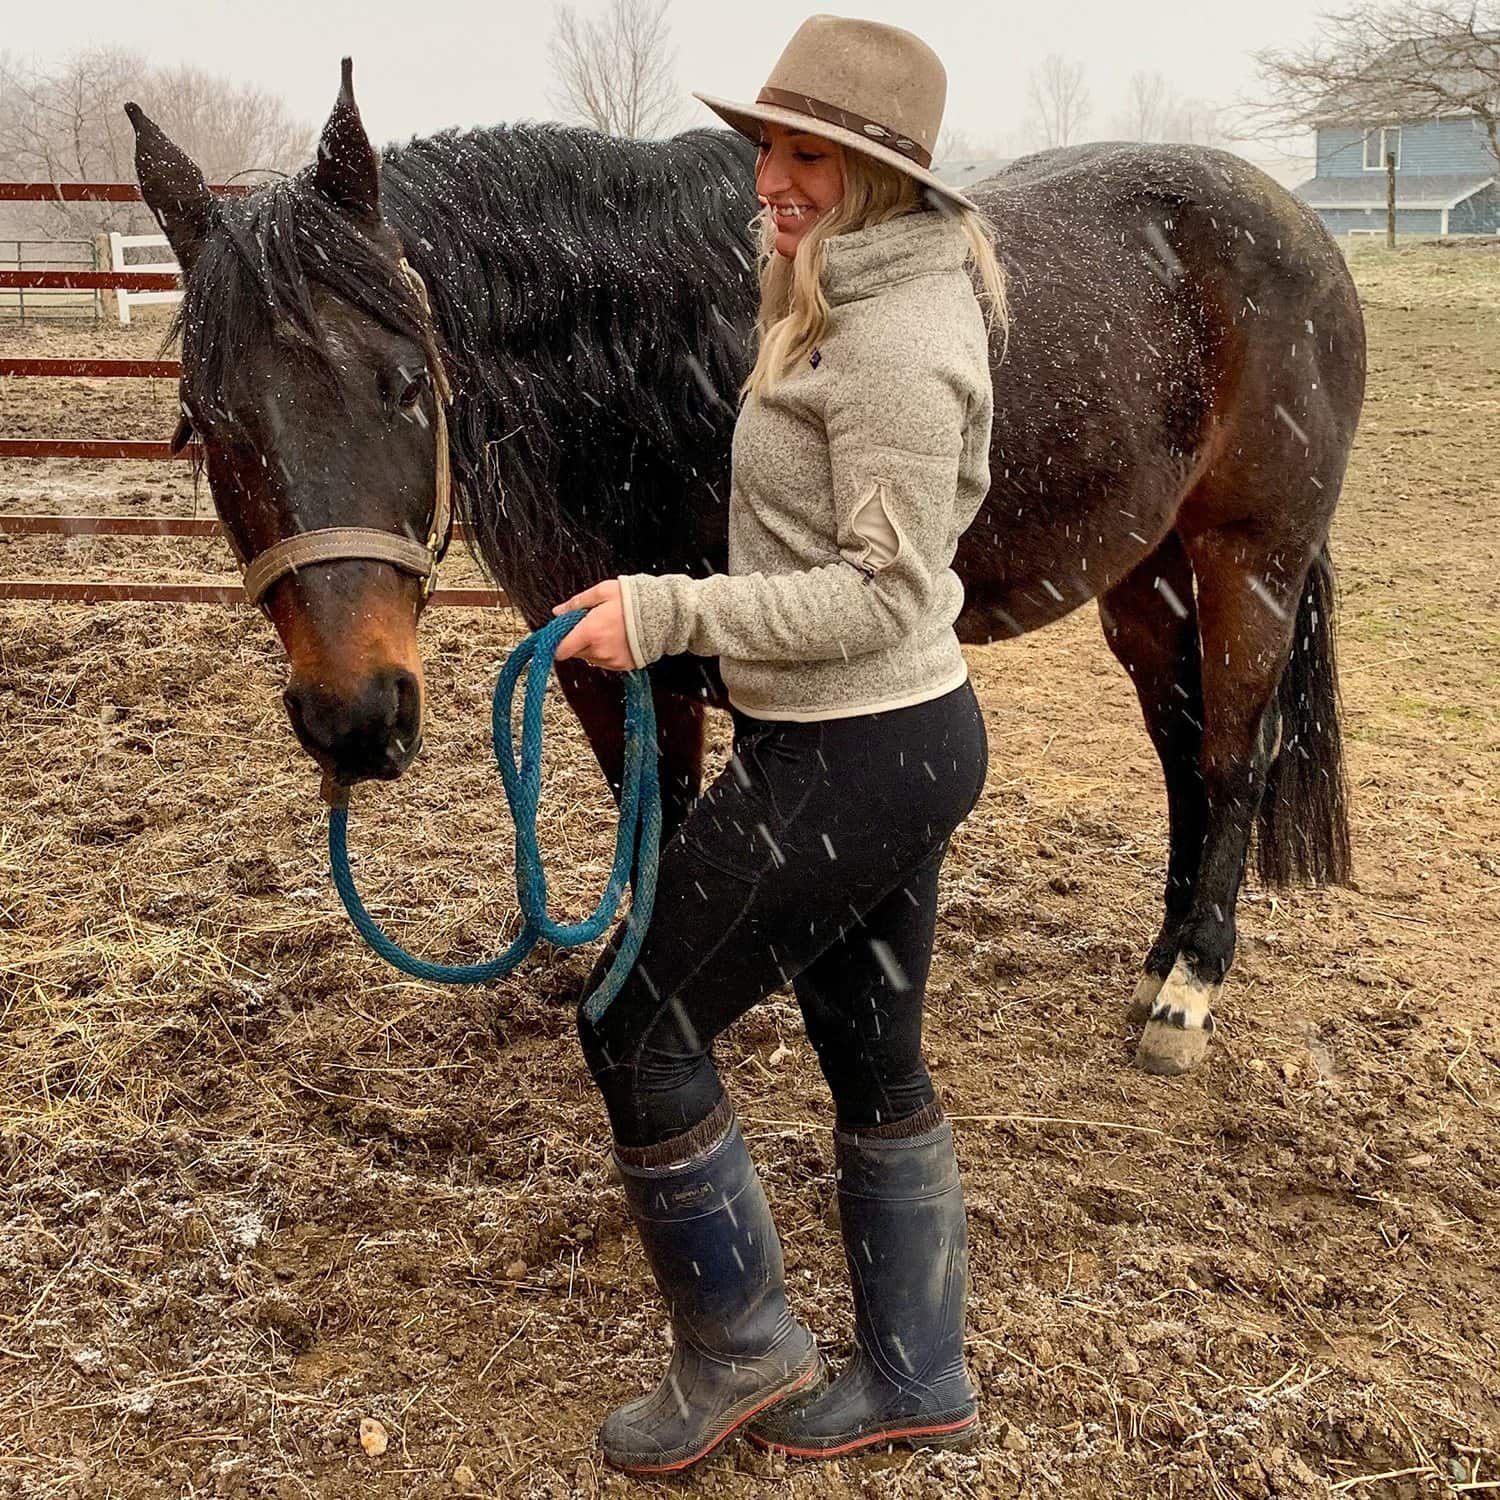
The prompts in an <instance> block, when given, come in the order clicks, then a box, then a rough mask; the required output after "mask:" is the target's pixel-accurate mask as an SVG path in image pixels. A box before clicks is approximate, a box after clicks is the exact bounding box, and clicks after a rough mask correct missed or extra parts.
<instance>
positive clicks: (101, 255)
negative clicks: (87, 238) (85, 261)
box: [94, 230, 119, 323]
mask: <svg viewBox="0 0 1500 1500" xmlns="http://www.w3.org/2000/svg"><path fill="white" fill-rule="evenodd" d="M94 269H95V270H96V271H101V270H108V269H110V264H109V236H108V235H107V234H106V233H105V232H104V231H103V230H100V231H99V233H98V234H96V235H95V236H94ZM118 312H119V308H118V305H117V304H116V302H115V289H114V288H113V287H106V288H105V289H104V290H103V291H101V292H97V293H95V296H94V322H95V323H97V322H98V321H99V318H100V316H101V315H102V316H104V317H106V318H112V317H115V316H116V315H117V314H118Z"/></svg>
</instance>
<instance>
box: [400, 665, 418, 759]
mask: <svg viewBox="0 0 1500 1500" xmlns="http://www.w3.org/2000/svg"><path fill="white" fill-rule="evenodd" d="M396 732H397V733H398V734H399V735H400V736H401V738H402V739H403V740H405V741H406V742H407V744H411V743H412V741H413V739H414V738H415V737H416V736H418V735H420V734H421V732H422V690H421V688H420V687H419V686H418V685H417V678H416V674H415V673H414V672H398V673H397V674H396Z"/></svg>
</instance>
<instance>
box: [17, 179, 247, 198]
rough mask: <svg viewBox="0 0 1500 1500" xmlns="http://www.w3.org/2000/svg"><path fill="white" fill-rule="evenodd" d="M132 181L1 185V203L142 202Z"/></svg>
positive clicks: (230, 191) (218, 188)
mask: <svg viewBox="0 0 1500 1500" xmlns="http://www.w3.org/2000/svg"><path fill="white" fill-rule="evenodd" d="M253 191H254V185H253V184H251V183H245V182H217V183H214V184H213V185H212V186H211V187H210V188H209V192H211V193H223V194H225V195H226V196H227V197H235V196H238V195H240V194H243V193H249V192H253ZM139 202H141V190H140V188H139V187H137V186H136V184H135V183H133V182H0V203H139Z"/></svg>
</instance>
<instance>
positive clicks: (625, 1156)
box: [615, 1094, 734, 1171]
mask: <svg viewBox="0 0 1500 1500" xmlns="http://www.w3.org/2000/svg"><path fill="white" fill-rule="evenodd" d="M733 1123H734V1105H732V1104H731V1103H730V1102H729V1095H728V1094H720V1095H719V1102H718V1103H717V1104H716V1105H714V1107H713V1108H712V1109H711V1110H710V1111H709V1113H708V1116H707V1118H705V1119H702V1120H700V1121H699V1122H698V1123H697V1124H696V1125H694V1126H693V1128H692V1129H691V1130H684V1131H683V1132H682V1134H681V1135H674V1136H669V1137H668V1138H667V1139H666V1140H664V1141H658V1142H657V1143H656V1144H655V1145H654V1146H621V1145H619V1144H616V1146H615V1160H616V1161H618V1162H619V1163H620V1165H621V1166H622V1167H631V1168H633V1169H635V1170H636V1171H641V1170H648V1169H650V1168H652V1167H674V1166H677V1165H678V1164H679V1163H681V1162H686V1161H692V1159H693V1158H694V1157H695V1156H706V1155H707V1154H708V1151H709V1148H710V1147H712V1146H717V1145H718V1143H719V1142H720V1141H721V1140H722V1139H723V1138H724V1136H725V1135H727V1134H728V1132H729V1127H730V1126H731V1125H732V1124H733Z"/></svg>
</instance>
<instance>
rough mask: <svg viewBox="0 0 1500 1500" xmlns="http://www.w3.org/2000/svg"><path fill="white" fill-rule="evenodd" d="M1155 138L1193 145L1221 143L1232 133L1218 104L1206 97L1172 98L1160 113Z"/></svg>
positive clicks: (1215, 144) (1217, 144) (1224, 142)
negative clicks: (1158, 127)
mask: <svg viewBox="0 0 1500 1500" xmlns="http://www.w3.org/2000/svg"><path fill="white" fill-rule="evenodd" d="M1159 139H1161V140H1163V141H1180V142H1183V143H1184V144H1187V145H1193V146H1225V145H1228V144H1229V142H1230V141H1231V140H1232V139H1233V136H1232V133H1231V131H1230V129H1229V126H1228V124H1227V122H1226V117H1225V112H1224V109H1223V108H1222V107H1221V106H1220V105H1217V104H1214V103H1211V102H1210V101H1209V100H1207V99H1173V100H1172V102H1171V103H1170V104H1169V105H1168V107H1167V109H1166V111H1165V113H1164V115H1163V118H1162V125H1161V135H1160V137H1159Z"/></svg>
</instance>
